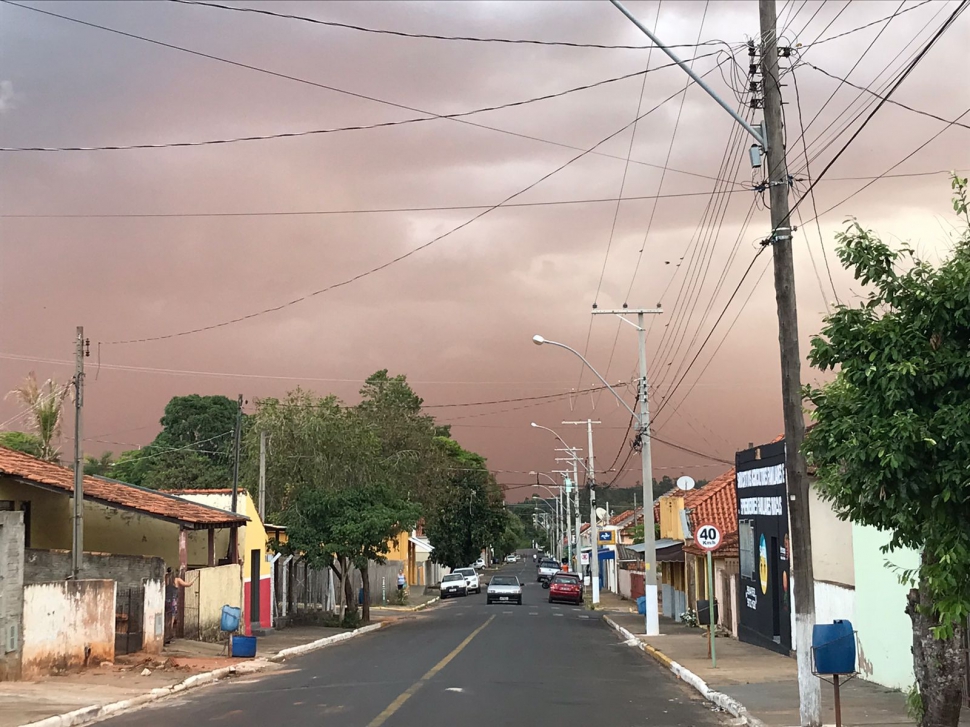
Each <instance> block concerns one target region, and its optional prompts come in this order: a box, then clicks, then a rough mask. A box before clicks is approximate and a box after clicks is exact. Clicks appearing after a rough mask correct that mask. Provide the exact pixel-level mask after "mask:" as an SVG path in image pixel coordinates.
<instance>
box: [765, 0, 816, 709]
mask: <svg viewBox="0 0 970 727" xmlns="http://www.w3.org/2000/svg"><path fill="white" fill-rule="evenodd" d="M759 10H760V17H761V69H762V79H763V83H764V106H765V108H764V112H765V113H764V117H765V127H766V128H765V133H766V141H767V147H768V148H767V149H766V155H767V164H768V175H767V178H768V193H769V196H770V201H771V238H770V240H769V243H770V244H771V246H772V254H773V257H774V267H775V302H776V304H777V308H778V345H779V348H780V349H781V396H782V411H783V413H784V418H785V475H786V478H787V482H788V510H789V518H790V522H791V550H792V552H791V555H790V559H791V561H790V562H791V571H792V581H793V588H792V590H793V594H792V595H793V596H794V600H795V648H796V651H797V658H798V702H799V716H800V718H801V719H800V722H799V724H801V725H802V727H819V725H821V723H822V716H821V699H822V695H821V685H820V683H819V680H818V679H817V678H816V677H815V676H814V675H813V674H812V653H811V644H812V629H813V627H814V626H815V572H814V568H813V567H812V532H811V515H810V513H809V482H808V475H807V472H806V467H805V458H804V457H803V456H802V451H801V448H802V440H803V439H804V438H805V419H804V414H803V413H802V392H801V387H802V382H801V358H800V356H799V352H798V310H797V308H796V305H795V264H794V261H793V259H792V230H791V220H790V217H791V212H790V210H789V207H788V189H789V182H788V162H787V160H786V158H785V130H784V116H783V113H782V100H781V86H780V82H779V78H780V74H779V71H778V39H777V23H778V18H777V14H776V8H775V0H759ZM775 556H777V554H775Z"/></svg>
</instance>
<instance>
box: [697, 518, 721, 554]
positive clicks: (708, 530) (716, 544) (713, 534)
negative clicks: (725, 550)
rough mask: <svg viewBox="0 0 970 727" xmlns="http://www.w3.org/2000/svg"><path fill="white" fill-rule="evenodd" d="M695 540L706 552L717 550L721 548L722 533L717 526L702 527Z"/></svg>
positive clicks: (707, 525) (698, 529)
mask: <svg viewBox="0 0 970 727" xmlns="http://www.w3.org/2000/svg"><path fill="white" fill-rule="evenodd" d="M694 540H695V541H696V542H697V544H698V545H699V546H701V547H702V548H703V549H704V550H717V549H718V548H720V547H721V531H720V530H718V528H717V526H716V525H710V524H706V525H701V526H700V527H699V528H697V535H696V536H695V537H694Z"/></svg>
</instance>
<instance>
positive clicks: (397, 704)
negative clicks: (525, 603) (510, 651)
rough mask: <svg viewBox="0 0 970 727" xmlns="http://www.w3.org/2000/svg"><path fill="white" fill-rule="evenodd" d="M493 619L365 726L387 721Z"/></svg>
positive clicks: (368, 726) (379, 724) (489, 619)
mask: <svg viewBox="0 0 970 727" xmlns="http://www.w3.org/2000/svg"><path fill="white" fill-rule="evenodd" d="M494 619H495V617H494V616H489V617H488V621H486V622H485V623H483V624H482V625H481V626H479V627H478V628H477V629H475V630H474V631H472V632H471V633H470V634H469V635H468V637H467V638H466V639H465V640H464V641H462V642H461V643H460V644H458V646H456V647H455V648H454V649H453V650H452V652H451V653H450V654H448V656H446V657H445V658H444V659H442V660H441V661H439V662H438V663H437V664H435V665H434V666H433V667H431V668H430V669H429V670H428V673H427V674H425V675H424V676H423V677H421V678H420V679H418V681H416V682H415V683H414V684H412V685H411V686H410V687H408V688H407V689H406V690H405V691H404V692H402V693H401V695H400V696H398V698H397V699H395V700H394V701H393V702H391V703H390V704H389V705H388V706H387V709H385V710H384V711H383V712H381V713H380V714H379V715H377V716H376V717H374V719H372V720H371V721H370V722H369V723H368V724H367V727H380V726H381V725H382V724H384V723H385V722H386V721H387V719H388V717H390V716H391V715H392V714H394V713H395V712H396V711H397V710H399V709H400V708H401V707H402V706H403V704H404V703H405V702H406V701H408V700H409V699H410V698H411V697H413V696H414V695H415V693H417V691H418V690H419V689H420V688H421V687H423V686H424V685H425V683H426V682H428V681H430V680H431V678H432V677H434V675H435V674H437V673H438V672H439V671H441V670H442V669H444V668H445V667H446V666H448V664H449V663H450V662H451V660H452V659H454V658H455V657H456V656H458V654H460V653H461V651H462V649H464V648H465V647H466V646H468V644H470V643H471V640H472V639H474V638H475V637H476V636H478V635H479V634H480V633H481V632H482V631H483V630H484V628H485V627H486V626H488V625H489V624H490V623H492V621H493V620H494Z"/></svg>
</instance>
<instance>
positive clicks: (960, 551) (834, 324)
mask: <svg viewBox="0 0 970 727" xmlns="http://www.w3.org/2000/svg"><path fill="white" fill-rule="evenodd" d="M954 189H955V190H956V199H955V201H954V209H955V210H956V211H957V213H958V214H959V215H960V216H961V217H962V220H961V221H962V223H963V225H964V229H963V230H962V231H961V232H960V235H959V237H958V238H957V239H956V240H955V241H954V245H953V249H952V252H951V254H950V256H949V257H948V258H947V259H944V260H943V261H942V262H940V263H939V264H938V265H935V266H934V265H932V264H930V263H929V262H928V261H926V260H924V259H921V258H920V257H919V256H918V255H917V254H916V252H915V251H914V250H912V249H911V248H909V247H905V246H904V247H903V248H902V249H899V250H894V249H892V248H890V247H889V246H888V245H887V244H886V243H884V242H883V241H882V240H881V239H880V238H879V237H878V236H877V235H876V234H875V233H874V232H872V231H871V230H868V229H865V228H863V227H862V226H861V225H859V224H858V223H856V222H852V223H851V224H849V226H848V227H847V229H846V230H845V232H843V233H842V234H840V235H839V236H838V241H839V243H840V245H839V249H838V253H839V258H840V259H841V261H842V263H843V264H844V265H845V267H847V268H848V269H849V270H850V271H852V273H853V276H854V277H855V279H856V280H858V281H859V282H861V283H862V284H863V285H865V286H867V287H868V293H867V295H866V297H865V299H864V301H863V302H862V303H861V304H860V305H858V306H848V305H841V306H839V307H838V308H837V309H836V310H835V311H834V312H833V313H832V314H831V315H830V316H828V317H827V318H826V320H825V324H824V327H823V329H822V331H821V333H820V334H819V335H818V336H816V337H815V338H814V339H813V341H812V348H811V353H810V355H809V359H810V361H811V363H812V364H813V365H814V366H815V367H816V368H818V369H820V370H821V371H837V374H836V376H835V379H834V380H833V381H832V382H831V383H829V384H827V385H825V386H821V387H815V388H808V389H807V390H806V397H807V399H808V400H809V401H810V402H811V403H812V405H813V406H814V411H813V412H812V416H813V418H814V420H815V425H814V427H813V428H811V429H810V431H809V433H808V435H807V437H806V440H805V445H804V448H805V452H806V455H807V457H808V459H809V462H810V463H811V464H812V465H814V466H815V467H816V471H817V477H818V484H817V486H818V489H819V492H820V493H821V494H822V495H823V496H824V497H825V498H827V499H828V500H829V501H831V503H832V505H833V507H834V509H835V510H836V512H837V513H838V514H839V515H840V516H842V517H843V518H850V519H851V520H852V521H854V522H857V523H860V524H862V525H869V526H872V527H875V528H878V529H880V530H884V531H887V532H888V533H889V534H890V536H891V540H890V543H889V546H888V550H890V551H891V550H894V549H897V548H902V547H906V548H912V549H915V550H918V551H920V552H921V565H920V568H919V571H918V573H904V574H902V575H903V578H904V579H905V580H910V579H912V578H916V579H917V580H918V584H919V588H918V590H914V591H913V592H911V595H910V608H909V612H910V615H911V617H912V619H913V624H914V648H913V652H914V658H915V667H916V668H915V671H916V677H917V682H918V684H919V693H920V701H921V705H922V708H923V716H922V722H921V723H922V724H924V725H956V724H957V720H958V719H959V705H960V690H961V685H962V674H963V669H964V668H965V661H964V660H963V657H962V655H961V652H960V648H959V640H960V636H961V634H962V631H963V625H964V624H966V622H967V618H968V616H970V528H968V527H967V523H968V522H970V477H968V474H967V473H968V462H970V232H968V230H970V218H968V217H967V193H966V180H963V179H957V178H955V179H954ZM948 705H949V706H948ZM954 708H955V711H954Z"/></svg>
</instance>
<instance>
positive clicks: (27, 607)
mask: <svg viewBox="0 0 970 727" xmlns="http://www.w3.org/2000/svg"><path fill="white" fill-rule="evenodd" d="M114 653H115V582H114V581H59V582H57V583H36V584H33V585H30V586H26V587H25V588H24V641H23V678H24V679H32V678H35V677H38V676H44V675H46V674H48V673H50V672H52V671H65V670H68V669H74V668H79V667H83V666H94V665H98V664H100V663H101V662H102V661H113V660H114Z"/></svg>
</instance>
